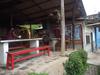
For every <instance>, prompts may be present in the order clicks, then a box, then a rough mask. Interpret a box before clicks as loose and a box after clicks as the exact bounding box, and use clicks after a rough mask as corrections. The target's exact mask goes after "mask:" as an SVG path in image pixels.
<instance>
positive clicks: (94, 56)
mask: <svg viewBox="0 0 100 75" xmlns="http://www.w3.org/2000/svg"><path fill="white" fill-rule="evenodd" d="M71 52H73V51H71V50H69V51H66V54H67V55H69V54H70V53H71ZM66 60H68V57H62V56H61V53H60V52H51V55H50V56H47V55H43V56H40V57H36V58H32V59H30V60H26V61H23V62H19V63H16V64H15V68H14V70H6V69H3V68H0V75H28V73H29V72H46V73H48V74H49V75H63V73H64V68H63V63H64V62H65V61H66ZM87 62H88V63H89V64H93V65H100V52H96V53H88V61H87ZM93 71H94V72H93ZM95 71H96V67H95V66H90V70H88V71H87V72H86V75H96V74H95V73H96V72H95Z"/></svg>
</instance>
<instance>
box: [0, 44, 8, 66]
mask: <svg viewBox="0 0 100 75" xmlns="http://www.w3.org/2000/svg"><path fill="white" fill-rule="evenodd" d="M8 48H9V47H8V43H1V44H0V64H1V66H6V61H7V52H8V51H9V49H8Z"/></svg>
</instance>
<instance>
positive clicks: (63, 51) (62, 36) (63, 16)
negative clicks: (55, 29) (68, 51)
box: [61, 0, 65, 55]
mask: <svg viewBox="0 0 100 75" xmlns="http://www.w3.org/2000/svg"><path fill="white" fill-rule="evenodd" d="M61 54H62V55H65V11H64V0H61Z"/></svg>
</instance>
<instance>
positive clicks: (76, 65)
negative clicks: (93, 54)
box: [64, 50, 87, 75]
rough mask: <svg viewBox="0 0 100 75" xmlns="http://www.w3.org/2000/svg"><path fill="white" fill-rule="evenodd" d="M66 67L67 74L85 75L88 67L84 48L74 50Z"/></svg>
mask: <svg viewBox="0 0 100 75" xmlns="http://www.w3.org/2000/svg"><path fill="white" fill-rule="evenodd" d="M64 68H65V71H66V73H67V75H84V72H85V71H86V69H87V53H86V52H85V51H84V50H78V51H75V52H72V53H71V54H70V55H69V60H68V61H66V63H65V64H64Z"/></svg>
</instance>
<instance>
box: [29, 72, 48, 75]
mask: <svg viewBox="0 0 100 75" xmlns="http://www.w3.org/2000/svg"><path fill="white" fill-rule="evenodd" d="M28 75H48V74H47V73H35V72H31V73H29V74H28Z"/></svg>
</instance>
